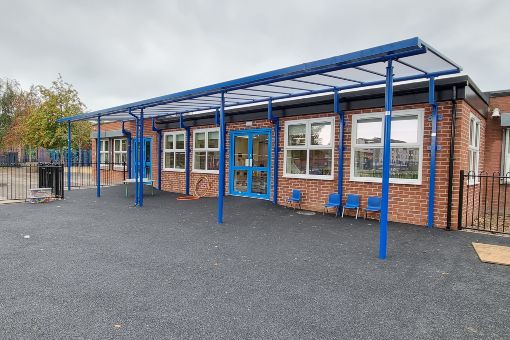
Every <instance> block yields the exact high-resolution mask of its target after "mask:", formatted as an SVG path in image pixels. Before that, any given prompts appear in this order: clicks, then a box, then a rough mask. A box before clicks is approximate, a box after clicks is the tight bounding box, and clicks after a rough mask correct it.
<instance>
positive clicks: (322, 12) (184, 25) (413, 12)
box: [0, 0, 510, 110]
mask: <svg viewBox="0 0 510 340" xmlns="http://www.w3.org/2000/svg"><path fill="white" fill-rule="evenodd" d="M0 12H1V13H3V15H2V20H1V21H0V41H1V42H2V51H1V53H0V77H9V78H16V79H18V80H20V81H21V82H22V85H24V86H25V87H28V86H29V85H30V84H33V83H39V84H49V83H50V82H51V80H53V79H55V78H56V76H57V74H58V73H61V74H62V75H63V76H64V79H65V80H66V81H68V82H71V83H72V84H74V86H75V87H76V88H77V89H78V91H79V92H80V94H81V97H82V99H83V100H84V102H85V103H86V104H87V106H88V108H89V109H92V110H95V109H101V108H105V107H109V106H113V105H118V104H123V103H126V102H129V101H133V100H138V99H143V98H147V97H153V96H157V95H162V94H166V93H172V92H176V91H180V90H184V89H189V88H193V87H197V86H201V85H207V84H210V83H214V82H219V81H224V80H228V79H232V78H237V77H241V76H245V75H249V74H254V73H258V72H263V71H268V70H271V69H275V68H279V67H284V66H290V65H294V64H298V63H301V62H306V61H311V60H315V59H318V58H324V57H329V56H332V55H337V54H342V53H347V52H351V51H355V50H359V49H362V48H367V47H370V46H374V45H378V44H383V43H388V42H392V41H396V40H400V39H404V38H409V37H412V36H419V37H421V38H422V39H424V40H425V41H427V42H428V43H429V44H431V45H432V46H434V47H436V48H437V49H439V50H440V51H441V52H443V53H444V54H446V55H447V56H449V57H450V58H452V59H453V60H454V61H456V62H457V63H459V64H460V65H462V66H463V67H464V71H465V73H467V74H469V75H470V76H471V77H472V78H473V80H474V81H475V82H476V83H477V85H479V87H480V88H481V89H482V90H495V89H506V88H510V78H509V77H508V64H507V60H508V55H510V44H509V42H510V21H509V20H507V18H506V16H507V15H508V13H510V2H508V1H503V0H501V1H466V0H464V1H443V2H436V1H428V2H414V1H367V0H363V1H319V0H316V1H313V2H312V1H300V0H294V1H266V0H259V1H252V2H246V1H234V0H231V1H219V0H215V1H184V0H183V1H143V2H142V1H3V2H2V3H1V4H0Z"/></svg>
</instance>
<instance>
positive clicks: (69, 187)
mask: <svg viewBox="0 0 510 340" xmlns="http://www.w3.org/2000/svg"><path fill="white" fill-rule="evenodd" d="M67 191H71V121H68V122H67Z"/></svg>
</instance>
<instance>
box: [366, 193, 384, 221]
mask: <svg viewBox="0 0 510 340" xmlns="http://www.w3.org/2000/svg"><path fill="white" fill-rule="evenodd" d="M369 212H378V213H380V212H381V198H380V197H377V196H370V197H369V198H368V201H367V207H366V208H365V220H366V219H367V213H369Z"/></svg>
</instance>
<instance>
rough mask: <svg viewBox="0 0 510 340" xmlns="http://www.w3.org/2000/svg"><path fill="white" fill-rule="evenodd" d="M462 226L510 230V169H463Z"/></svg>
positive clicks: (459, 221)
mask: <svg viewBox="0 0 510 340" xmlns="http://www.w3.org/2000/svg"><path fill="white" fill-rule="evenodd" d="M459 188H460V189H459V211H458V225H459V229H461V228H465V229H474V230H480V231H487V232H492V233H505V234H509V233H510V172H509V173H507V174H505V175H501V174H500V173H499V172H494V173H492V174H489V173H487V172H481V173H479V174H475V173H474V172H465V171H464V170H462V171H461V172H460V187H459Z"/></svg>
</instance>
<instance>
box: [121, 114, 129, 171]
mask: <svg viewBox="0 0 510 340" xmlns="http://www.w3.org/2000/svg"><path fill="white" fill-rule="evenodd" d="M121 129H122V134H123V135H124V136H126V144H127V157H126V158H127V169H126V170H127V178H131V132H129V131H127V130H126V129H125V128H124V122H122V127H121Z"/></svg>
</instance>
